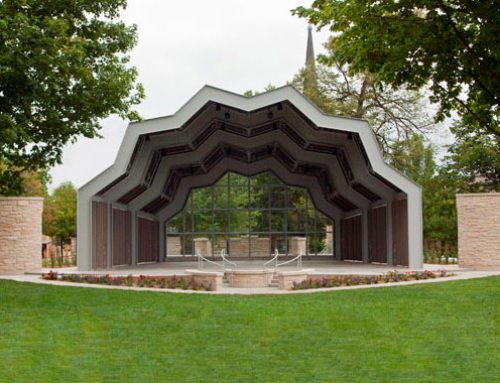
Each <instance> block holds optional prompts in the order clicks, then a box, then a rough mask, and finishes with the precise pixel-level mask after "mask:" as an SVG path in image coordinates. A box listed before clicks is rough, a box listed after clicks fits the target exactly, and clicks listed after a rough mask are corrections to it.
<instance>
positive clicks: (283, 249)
mask: <svg viewBox="0 0 500 383" xmlns="http://www.w3.org/2000/svg"><path fill="white" fill-rule="evenodd" d="M271 250H272V252H273V254H274V252H275V251H276V250H278V253H279V254H281V255H286V254H287V252H288V246H287V239H286V236H285V235H283V234H271Z"/></svg>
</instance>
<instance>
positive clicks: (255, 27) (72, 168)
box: [50, 0, 328, 190]
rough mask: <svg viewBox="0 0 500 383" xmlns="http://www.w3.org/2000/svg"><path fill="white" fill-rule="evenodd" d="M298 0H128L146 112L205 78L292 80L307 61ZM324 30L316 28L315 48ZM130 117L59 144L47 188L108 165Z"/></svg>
mask: <svg viewBox="0 0 500 383" xmlns="http://www.w3.org/2000/svg"><path fill="white" fill-rule="evenodd" d="M310 3H311V1H298V0H272V1H270V0H267V1H265V0H253V1H248V0H213V1H206V0H205V1H203V0H191V1H189V2H188V1H182V2H177V1H175V2H174V1H168V2H167V1H164V0H163V1H160V0H129V4H128V8H127V9H126V10H125V11H124V12H123V14H122V16H123V19H124V20H125V22H126V23H127V24H131V23H134V24H137V27H138V33H139V43H138V45H137V46H136V48H135V49H134V51H133V52H132V54H131V58H132V60H131V61H132V64H133V65H134V66H136V67H137V69H138V71H139V81H140V82H141V83H142V84H143V85H144V87H145V91H146V98H145V100H144V101H143V102H142V104H141V105H139V106H138V107H137V110H138V111H139V112H140V113H141V116H142V117H143V118H152V117H158V116H163V115H169V114H173V113H174V112H175V111H176V110H177V109H178V108H180V107H181V106H182V105H183V104H184V103H185V102H186V101H187V100H188V99H189V98H190V97H191V96H192V95H194V93H196V92H197V91H198V90H199V89H200V88H201V87H202V86H203V85H205V84H209V85H213V86H216V87H219V88H223V89H226V90H229V91H233V92H237V93H243V92H245V91H246V90H249V89H251V90H263V88H264V87H265V86H266V85H268V84H273V85H276V86H280V85H283V84H285V83H286V82H287V81H289V80H291V79H292V78H293V76H294V74H296V73H297V71H298V70H299V68H300V67H302V66H303V65H304V61H305V54H306V41H307V23H306V21H305V20H303V19H299V18H298V17H296V16H292V15H291V13H290V10H291V9H292V8H295V7H296V6H298V5H309V4H310ZM327 37H328V31H321V32H314V46H315V53H316V54H317V53H318V52H320V51H321V50H322V45H323V43H324V42H325V41H326V39H327ZM126 127H127V122H126V121H123V120H120V119H119V118H117V117H110V118H107V119H106V120H104V121H103V130H102V131H101V133H102V135H103V137H104V138H102V139H93V140H90V139H85V138H80V139H79V140H78V142H77V143H75V144H68V145H67V146H66V147H65V149H64V155H63V164H62V165H58V166H55V167H54V168H53V169H52V171H51V175H52V184H51V186H50V189H51V190H52V189H53V188H54V187H57V186H58V185H59V184H60V183H61V182H64V181H71V182H73V184H74V185H75V186H76V187H79V186H81V185H83V184H84V183H86V182H87V181H88V180H90V179H91V178H93V177H94V176H95V175H97V174H98V173H100V172H101V171H102V170H104V169H105V168H107V167H108V166H110V165H111V164H112V163H113V161H114V159H115V156H116V153H117V151H118V147H119V145H120V142H121V140H122V137H123V134H124V132H125V128H126Z"/></svg>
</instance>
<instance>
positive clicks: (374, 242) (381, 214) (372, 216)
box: [368, 206, 387, 263]
mask: <svg viewBox="0 0 500 383" xmlns="http://www.w3.org/2000/svg"><path fill="white" fill-rule="evenodd" d="M386 212H387V208H386V207H385V206H380V207H377V208H374V209H370V210H368V260H369V261H370V262H380V263H387V233H386V230H387V224H386Z"/></svg>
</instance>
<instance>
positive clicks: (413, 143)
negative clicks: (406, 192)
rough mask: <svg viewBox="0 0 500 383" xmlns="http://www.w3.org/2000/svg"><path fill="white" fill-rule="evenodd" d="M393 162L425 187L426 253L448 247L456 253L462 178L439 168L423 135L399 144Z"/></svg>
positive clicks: (462, 185) (442, 167) (445, 168)
mask: <svg viewBox="0 0 500 383" xmlns="http://www.w3.org/2000/svg"><path fill="white" fill-rule="evenodd" d="M390 162H391V165H393V166H394V167H395V168H396V169H398V170H399V171H401V172H402V173H403V174H405V175H406V176H407V177H409V178H411V179H412V180H413V181H415V182H416V183H418V184H419V185H421V186H422V191H423V218H424V239H425V252H426V254H427V255H429V252H430V251H432V250H437V251H443V249H446V248H448V250H449V251H454V250H455V249H456V243H457V214H456V205H455V194H456V193H457V191H460V190H462V189H463V187H464V180H463V178H461V177H460V176H459V175H457V174H454V173H452V172H450V171H449V170H448V169H447V167H446V166H441V167H438V166H437V165H436V162H435V159H434V149H433V148H432V146H431V145H430V144H427V145H426V144H425V142H424V138H423V137H422V136H421V135H413V136H411V137H410V138H409V139H408V140H404V141H399V142H397V143H396V144H395V145H394V151H393V155H392V157H391V159H390ZM436 245H437V246H436ZM439 256H441V254H439Z"/></svg>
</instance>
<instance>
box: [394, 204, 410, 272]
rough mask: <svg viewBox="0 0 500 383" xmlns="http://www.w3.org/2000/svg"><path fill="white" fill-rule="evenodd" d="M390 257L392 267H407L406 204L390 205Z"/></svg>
mask: <svg viewBox="0 0 500 383" xmlns="http://www.w3.org/2000/svg"><path fill="white" fill-rule="evenodd" d="M392 256H393V263H394V265H401V266H408V202H407V200H405V199H401V200H397V201H393V203H392Z"/></svg>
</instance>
